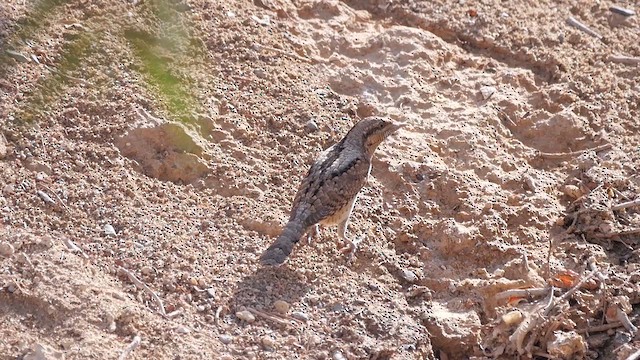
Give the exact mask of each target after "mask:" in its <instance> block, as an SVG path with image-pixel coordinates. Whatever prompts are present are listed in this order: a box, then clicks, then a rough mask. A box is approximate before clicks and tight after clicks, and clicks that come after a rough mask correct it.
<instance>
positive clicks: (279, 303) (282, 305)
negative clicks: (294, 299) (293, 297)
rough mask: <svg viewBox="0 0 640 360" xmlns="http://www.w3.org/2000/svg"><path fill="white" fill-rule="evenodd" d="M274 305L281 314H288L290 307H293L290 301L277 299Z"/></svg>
mask: <svg viewBox="0 0 640 360" xmlns="http://www.w3.org/2000/svg"><path fill="white" fill-rule="evenodd" d="M273 307H274V308H275V309H276V311H277V312H279V313H280V314H286V313H288V312H289V308H290V307H291V306H290V305H289V303H288V302H286V301H284V300H276V301H275V302H274V303H273Z"/></svg>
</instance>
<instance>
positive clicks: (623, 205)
mask: <svg viewBox="0 0 640 360" xmlns="http://www.w3.org/2000/svg"><path fill="white" fill-rule="evenodd" d="M633 206H640V199H635V200H631V201H627V202H623V203H620V204H618V205H613V206H612V207H611V210H613V211H615V210H620V209H626V208H629V207H633Z"/></svg>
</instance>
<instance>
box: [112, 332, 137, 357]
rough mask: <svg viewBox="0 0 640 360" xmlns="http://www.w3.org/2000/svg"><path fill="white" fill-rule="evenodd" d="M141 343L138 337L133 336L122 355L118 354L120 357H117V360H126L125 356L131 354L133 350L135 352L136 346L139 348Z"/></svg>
mask: <svg viewBox="0 0 640 360" xmlns="http://www.w3.org/2000/svg"><path fill="white" fill-rule="evenodd" d="M141 341H142V339H141V338H140V336H139V335H136V336H134V337H133V340H132V341H131V343H130V344H129V345H128V346H127V347H126V348H125V349H124V351H123V352H122V354H120V357H118V360H124V359H126V358H127V356H129V354H131V352H132V351H133V350H135V349H136V348H137V347H138V346H140V342H141Z"/></svg>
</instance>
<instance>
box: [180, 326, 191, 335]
mask: <svg viewBox="0 0 640 360" xmlns="http://www.w3.org/2000/svg"><path fill="white" fill-rule="evenodd" d="M176 332H177V333H178V334H189V333H191V329H189V328H188V327H186V326H184V325H180V326H178V327H177V328H176Z"/></svg>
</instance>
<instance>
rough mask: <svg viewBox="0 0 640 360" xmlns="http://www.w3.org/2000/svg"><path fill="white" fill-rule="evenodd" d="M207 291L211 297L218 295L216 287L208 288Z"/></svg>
mask: <svg viewBox="0 0 640 360" xmlns="http://www.w3.org/2000/svg"><path fill="white" fill-rule="evenodd" d="M205 291H206V292H207V295H209V297H210V298H214V297H216V289H214V288H208V289H207V290H205Z"/></svg>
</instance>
